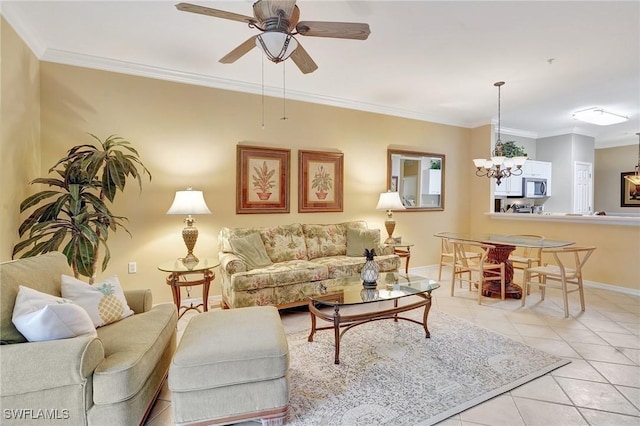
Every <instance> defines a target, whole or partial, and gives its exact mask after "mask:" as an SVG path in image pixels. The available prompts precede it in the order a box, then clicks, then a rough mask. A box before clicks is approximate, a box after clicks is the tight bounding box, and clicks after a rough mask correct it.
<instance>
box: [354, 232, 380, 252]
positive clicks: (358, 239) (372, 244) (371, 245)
mask: <svg viewBox="0 0 640 426" xmlns="http://www.w3.org/2000/svg"><path fill="white" fill-rule="evenodd" d="M379 247H380V230H379V229H355V228H347V256H352V257H362V256H364V249H375V250H376V252H377V251H378V250H379ZM376 254H380V253H376Z"/></svg>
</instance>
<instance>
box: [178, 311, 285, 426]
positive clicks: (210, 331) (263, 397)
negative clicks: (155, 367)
mask: <svg viewBox="0 0 640 426" xmlns="http://www.w3.org/2000/svg"><path fill="white" fill-rule="evenodd" d="M288 368H289V347H288V345H287V339H286V338H285V334H284V329H283V327H282V322H281V320H280V315H279V314H278V310H277V309H276V308H274V307H273V306H255V307H250V308H238V309H230V310H215V311H210V312H205V313H202V314H199V315H197V316H195V317H194V318H193V319H191V321H190V322H189V324H188V325H187V328H186V329H185V331H184V334H183V336H182V339H181V340H180V344H179V345H178V348H177V349H176V352H175V354H174V356H173V361H172V362H171V367H170V368H169V389H171V392H172V404H171V405H172V410H173V419H174V422H175V423H176V424H177V425H187V424H227V423H237V422H240V421H245V420H251V419H261V420H262V423H263V424H269V425H277V424H284V423H285V421H286V416H287V411H288V407H289V383H288V380H287V376H286V375H287V370H288Z"/></svg>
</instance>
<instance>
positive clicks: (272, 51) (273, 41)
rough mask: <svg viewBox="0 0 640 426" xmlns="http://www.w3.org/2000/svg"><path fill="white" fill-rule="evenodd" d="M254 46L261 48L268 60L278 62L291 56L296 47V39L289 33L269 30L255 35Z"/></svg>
mask: <svg viewBox="0 0 640 426" xmlns="http://www.w3.org/2000/svg"><path fill="white" fill-rule="evenodd" d="M256 46H258V47H259V48H260V49H262V51H263V52H264V53H265V55H267V57H268V58H269V60H270V61H273V62H276V63H278V62H282V61H284V60H286V59H287V58H288V57H289V56H291V54H292V53H293V51H294V50H296V48H297V47H298V41H297V40H296V39H295V38H293V36H291V34H287V33H282V32H279V31H269V32H264V33H262V34H260V35H259V36H257V37H256Z"/></svg>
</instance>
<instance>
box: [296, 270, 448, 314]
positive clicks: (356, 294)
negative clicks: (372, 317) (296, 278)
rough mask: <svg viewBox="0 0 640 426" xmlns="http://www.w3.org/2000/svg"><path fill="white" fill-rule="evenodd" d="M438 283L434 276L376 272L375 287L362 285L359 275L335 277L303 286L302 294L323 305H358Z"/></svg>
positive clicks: (432, 287)
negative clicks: (431, 277)
mask: <svg viewBox="0 0 640 426" xmlns="http://www.w3.org/2000/svg"><path fill="white" fill-rule="evenodd" d="M438 287H440V284H438V282H437V281H436V280H432V279H430V278H425V277H421V276H418V275H403V274H399V273H398V272H383V273H381V274H380V278H379V279H378V284H377V286H376V287H373V288H369V287H365V286H363V285H362V279H361V278H360V276H358V275H355V276H352V277H344V278H336V279H334V280H331V281H329V282H328V283H327V282H326V281H325V282H323V283H322V284H313V283H312V284H311V285H309V286H305V288H304V289H303V292H304V293H305V297H308V298H309V299H310V300H312V301H313V302H316V303H321V304H324V305H330V306H335V305H359V304H363V303H371V302H379V301H382V300H395V299H400V298H402V297H407V296H414V295H417V294H421V293H430V292H431V291H432V290H435V289H437V288H438Z"/></svg>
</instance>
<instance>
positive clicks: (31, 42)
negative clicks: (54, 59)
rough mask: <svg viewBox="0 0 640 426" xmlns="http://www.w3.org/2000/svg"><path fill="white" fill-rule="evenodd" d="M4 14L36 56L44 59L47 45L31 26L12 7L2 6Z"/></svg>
mask: <svg viewBox="0 0 640 426" xmlns="http://www.w3.org/2000/svg"><path fill="white" fill-rule="evenodd" d="M1 4H2V2H0V7H1ZM2 16H4V18H5V19H6V20H7V22H8V23H9V24H10V25H11V27H12V28H13V30H14V31H15V32H16V33H17V34H18V36H20V38H21V39H22V41H24V43H25V44H26V45H27V47H29V49H31V51H32V52H33V54H34V55H36V58H38V59H39V60H42V55H43V54H44V52H45V50H46V47H45V46H44V45H43V44H42V43H40V42H39V41H38V38H37V37H36V36H35V35H33V34H32V32H31V30H30V29H29V26H28V25H25V24H24V22H22V20H21V19H20V18H18V17H17V16H16V15H15V14H14V13H13V12H11V8H6V7H4V8H2Z"/></svg>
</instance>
